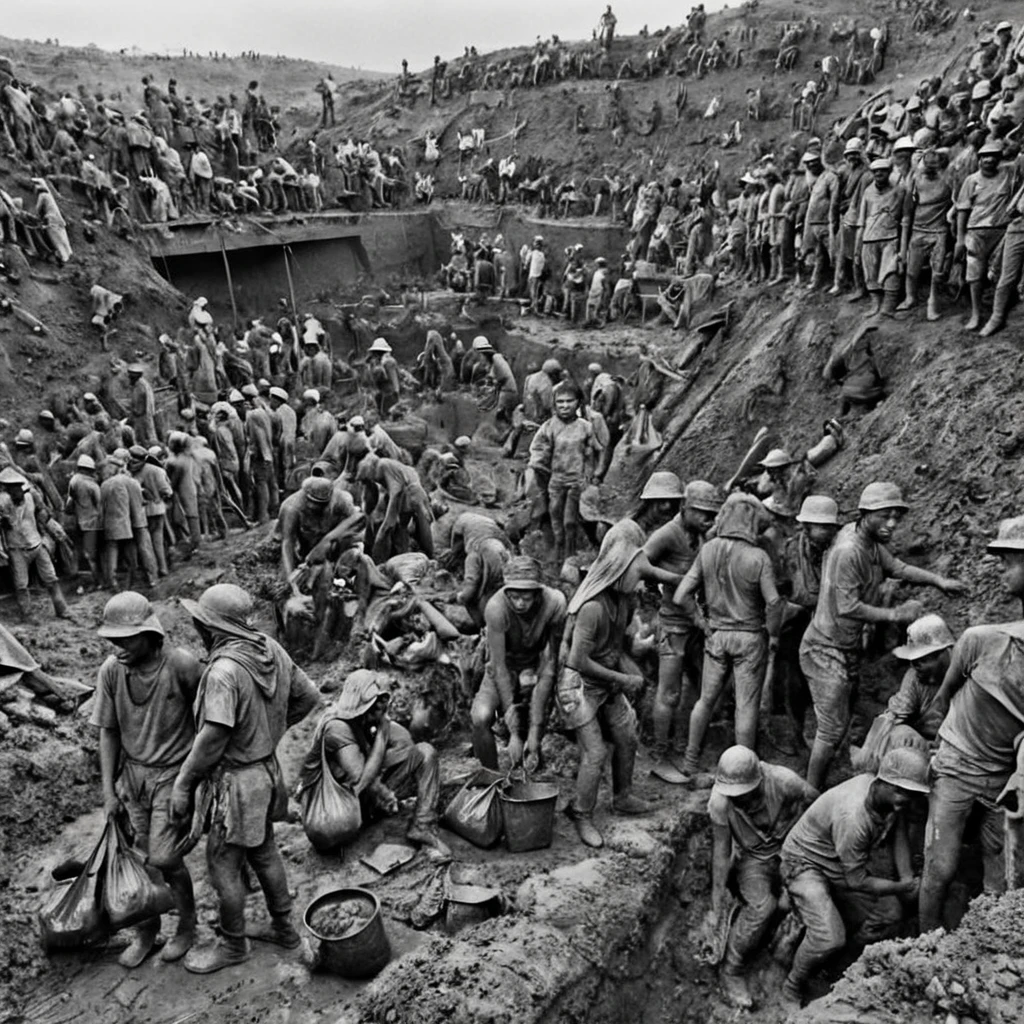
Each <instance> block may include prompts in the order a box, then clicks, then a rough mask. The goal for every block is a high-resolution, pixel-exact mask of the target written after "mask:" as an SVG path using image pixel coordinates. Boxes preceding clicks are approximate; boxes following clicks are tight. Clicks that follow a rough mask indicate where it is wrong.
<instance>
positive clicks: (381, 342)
mask: <svg viewBox="0 0 1024 1024" xmlns="http://www.w3.org/2000/svg"><path fill="white" fill-rule="evenodd" d="M390 351H391V346H390V345H389V344H388V343H387V341H386V340H385V339H384V338H374V339H373V344H372V345H371V346H370V347H369V348H368V349H367V352H390Z"/></svg>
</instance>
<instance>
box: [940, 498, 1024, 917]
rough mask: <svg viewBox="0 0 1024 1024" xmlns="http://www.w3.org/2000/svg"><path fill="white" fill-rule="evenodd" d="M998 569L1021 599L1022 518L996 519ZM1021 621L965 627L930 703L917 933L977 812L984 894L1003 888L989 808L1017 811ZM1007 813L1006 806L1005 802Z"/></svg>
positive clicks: (1023, 791)
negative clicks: (934, 721)
mask: <svg viewBox="0 0 1024 1024" xmlns="http://www.w3.org/2000/svg"><path fill="white" fill-rule="evenodd" d="M988 550H989V551H990V552H991V553H992V554H996V555H999V557H1000V558H1001V559H1002V562H1003V586H1004V589H1005V592H1006V593H1008V595H1009V596H1010V597H1012V598H1014V599H1015V600H1018V601H1019V600H1024V516H1018V517H1016V518H1014V519H1004V520H1003V521H1002V522H1001V523H1000V524H999V532H998V534H997V536H996V539H995V540H994V541H992V543H991V544H989V545H988ZM1022 639H1024V622H1021V621H1020V620H1018V621H1016V622H1007V623H1002V624H999V625H993V626H972V627H970V628H969V629H966V630H964V632H963V634H962V635H961V637H960V639H959V640H958V641H957V643H956V646H955V647H954V648H953V654H952V658H951V660H950V665H949V670H948V671H947V672H946V676H945V678H944V679H943V681H942V685H941V686H940V687H939V693H938V695H937V696H936V698H935V705H936V714H937V715H941V714H942V712H943V711H944V710H945V709H946V708H948V709H949V711H948V713H947V714H946V716H945V720H944V721H943V722H942V726H941V728H940V729H939V749H938V752H937V753H936V754H935V757H934V758H933V759H932V769H933V779H934V783H933V790H932V799H931V803H930V805H929V808H928V825H927V827H926V832H925V849H924V874H923V876H922V878H921V904H920V922H921V930H922V931H930V930H931V929H933V928H937V927H939V925H941V924H943V923H944V922H943V913H942V911H943V906H944V904H945V901H946V891H947V889H948V888H949V884H950V882H952V880H953V878H954V877H955V876H956V873H957V868H958V867H959V864H960V844H961V840H962V838H963V834H964V828H965V826H966V824H967V819H968V817H969V816H970V815H971V813H972V812H973V811H974V810H975V808H977V810H978V811H980V813H981V849H982V863H983V865H984V885H985V891H986V892H990V893H1000V892H1003V891H1004V890H1005V888H1006V874H1005V869H1004V864H1003V812H1002V810H996V802H997V800H1000V801H1001V799H1002V798H1003V797H1010V798H1011V799H1012V797H1014V796H1015V797H1016V804H1017V806H1018V807H1020V806H1022V805H1024V743H1022V742H1021V740H1022V737H1024V658H1022V654H1021V651H1022V648H1021V640H1022ZM1010 806H1013V805H1012V803H1011V804H1010Z"/></svg>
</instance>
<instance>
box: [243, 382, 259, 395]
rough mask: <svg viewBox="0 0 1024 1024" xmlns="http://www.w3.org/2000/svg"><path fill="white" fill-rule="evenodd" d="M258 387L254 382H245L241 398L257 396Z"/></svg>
mask: <svg viewBox="0 0 1024 1024" xmlns="http://www.w3.org/2000/svg"><path fill="white" fill-rule="evenodd" d="M259 394H260V389H259V388H258V387H256V385H255V384H246V385H245V387H243V388H242V397H243V398H259Z"/></svg>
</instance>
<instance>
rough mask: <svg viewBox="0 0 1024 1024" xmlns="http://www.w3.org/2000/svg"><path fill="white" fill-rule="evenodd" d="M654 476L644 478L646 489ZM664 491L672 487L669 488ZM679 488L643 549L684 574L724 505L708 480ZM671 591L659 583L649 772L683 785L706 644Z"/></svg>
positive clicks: (657, 562) (652, 560)
mask: <svg viewBox="0 0 1024 1024" xmlns="http://www.w3.org/2000/svg"><path fill="white" fill-rule="evenodd" d="M657 475H659V474H654V475H652V477H651V480H648V482H647V485H646V486H645V491H647V490H649V488H650V487H651V483H652V481H653V479H654V476H657ZM672 475H673V476H674V474H672ZM663 493H665V494H666V495H668V494H674V493H676V492H674V491H672V490H671V489H669V490H667V491H665V492H663ZM678 493H679V496H680V497H681V498H682V508H681V509H680V510H679V511H678V513H677V514H676V515H675V516H673V517H672V518H671V519H670V520H669V521H668V522H667V523H665V525H664V526H660V527H659V528H658V529H657V530H655V531H654V532H653V533H652V534H651V535H650V537H649V538H648V539H647V543H646V544H645V545H644V553H645V554H646V555H647V558H648V560H649V561H650V563H651V564H652V565H654V566H656V567H657V568H660V569H668V570H669V571H670V572H675V573H679V574H680V575H682V576H685V575H686V573H687V572H689V570H690V567H691V566H692V565H693V560H694V559H695V558H696V557H697V552H698V550H699V549H700V545H701V543H702V542H703V540H704V537H705V535H706V534H707V532H708V530H709V529H711V525H712V523H714V521H715V516H716V515H717V514H718V510H719V509H720V508H721V507H722V499H721V496H720V495H719V493H718V489H717V488H716V487H715V486H714V484H710V483H708V482H707V481H706V480H691V481H690V482H689V483H688V484H687V485H686V487H685V488H683V489H682V490H681V491H679V492H678ZM675 590H676V588H675V587H674V586H671V585H667V584H662V587H661V604H660V605H659V606H658V690H657V693H656V694H655V697H654V708H653V710H652V712H651V718H652V720H653V727H654V743H653V745H652V748H651V753H652V754H653V756H654V767H653V768H651V774H652V775H655V776H657V777H658V778H659V779H661V780H662V781H663V782H669V783H672V784H673V785H681V784H682V783H684V782H686V776H685V775H684V774H683V773H682V771H681V770H680V765H682V763H683V760H684V758H685V755H686V743H687V740H688V738H689V729H690V713H691V712H692V711H693V706H694V704H696V702H697V696H698V692H699V685H700V673H701V665H702V663H703V660H704V643H703V635H702V634H701V632H700V630H698V629H697V627H696V624H695V623H694V621H693V619H692V617H691V616H690V615H689V614H687V612H686V609H684V608H683V607H681V606H680V605H678V604H676V603H675V601H674V600H673V599H672V598H673V595H674V594H675Z"/></svg>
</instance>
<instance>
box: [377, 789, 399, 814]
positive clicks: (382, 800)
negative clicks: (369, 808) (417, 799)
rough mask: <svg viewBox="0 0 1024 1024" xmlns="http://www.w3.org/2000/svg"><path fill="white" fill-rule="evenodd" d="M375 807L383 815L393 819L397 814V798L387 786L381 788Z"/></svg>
mask: <svg viewBox="0 0 1024 1024" xmlns="http://www.w3.org/2000/svg"><path fill="white" fill-rule="evenodd" d="M377 806H378V807H379V808H380V810H381V812H382V813H383V814H386V815H387V816H388V817H389V818H393V817H394V816H395V815H396V814H397V813H398V797H397V796H395V794H394V793H392V792H391V790H390V789H388V788H387V786H381V788H380V794H379V796H378V797H377Z"/></svg>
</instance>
